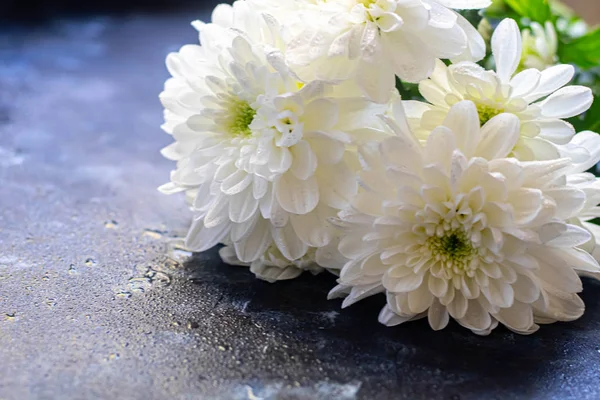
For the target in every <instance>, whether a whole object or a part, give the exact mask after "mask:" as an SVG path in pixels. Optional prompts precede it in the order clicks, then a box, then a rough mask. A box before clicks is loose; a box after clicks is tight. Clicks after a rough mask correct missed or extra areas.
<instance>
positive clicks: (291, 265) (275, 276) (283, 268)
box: [219, 245, 323, 282]
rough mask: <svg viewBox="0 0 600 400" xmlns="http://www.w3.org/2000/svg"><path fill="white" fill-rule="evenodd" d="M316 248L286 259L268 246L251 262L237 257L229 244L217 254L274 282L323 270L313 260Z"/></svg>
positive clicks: (277, 250)
mask: <svg viewBox="0 0 600 400" xmlns="http://www.w3.org/2000/svg"><path fill="white" fill-rule="evenodd" d="M317 252H318V250H317V249H315V248H314V247H311V248H309V249H308V251H307V252H306V254H305V255H304V256H302V257H301V258H299V259H297V260H293V261H290V260H288V259H287V258H286V257H285V256H284V255H283V254H281V251H279V249H278V248H277V246H275V245H271V246H269V248H268V249H267V251H265V253H264V255H263V256H262V257H260V258H259V259H258V260H255V261H252V262H251V263H246V262H242V261H240V260H239V259H238V258H237V255H236V253H235V249H234V248H233V247H231V246H225V247H223V248H221V249H220V250H219V255H220V256H221V258H222V259H223V261H224V262H225V263H227V264H229V265H242V266H249V267H250V271H252V273H254V275H256V277H257V278H260V279H263V280H265V281H267V282H276V281H281V280H287V279H294V278H296V277H298V276H299V275H300V274H302V272H304V271H309V272H311V273H312V274H313V275H316V274H318V273H320V272H321V271H323V268H322V267H320V266H318V265H317V263H316V262H315V255H316V253H317Z"/></svg>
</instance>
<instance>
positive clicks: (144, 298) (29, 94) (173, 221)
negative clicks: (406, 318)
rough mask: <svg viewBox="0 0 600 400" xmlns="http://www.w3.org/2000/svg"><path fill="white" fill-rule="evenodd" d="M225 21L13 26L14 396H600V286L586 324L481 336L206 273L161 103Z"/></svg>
mask: <svg viewBox="0 0 600 400" xmlns="http://www.w3.org/2000/svg"><path fill="white" fill-rule="evenodd" d="M206 15H207V11H206V9H205V8H204V7H201V8H198V9H197V10H196V11H193V10H192V11H190V10H189V9H188V11H186V12H183V11H179V12H176V11H170V12H166V11H162V12H159V13H157V12H145V11H139V10H138V11H135V12H133V11H128V12H125V13H120V14H113V15H98V16H89V15H88V16H78V17H70V18H58V19H50V20H49V19H46V20H41V21H36V22H35V23H32V24H29V25H23V24H20V23H16V21H14V20H13V21H12V22H13V23H11V24H10V27H9V26H8V25H0V26H4V28H0V399H2V400H23V399H94V398H115V399H251V400H252V399H259V398H263V399H328V400H332V399H355V398H356V399H369V400H370V399H401V398H406V399H449V400H460V399H463V400H466V399H597V398H600V364H599V361H600V284H598V283H594V282H591V281H586V282H585V292H584V294H583V297H584V299H585V302H586V305H587V307H588V310H587V312H586V314H585V316H584V317H583V318H581V319H580V320H578V321H576V322H573V323H570V324H556V325H552V326H546V327H542V329H541V330H540V331H539V332H538V333H537V334H535V335H533V336H529V337H523V336H519V335H515V334H513V333H510V332H509V331H507V330H505V329H498V330H496V331H495V332H494V333H493V334H492V335H491V336H489V337H483V338H482V337H478V336H475V335H473V334H471V333H469V332H468V331H466V330H464V329H459V328H457V327H456V325H454V324H452V325H451V327H449V328H448V329H446V330H445V331H442V332H432V331H431V330H430V329H429V328H428V326H427V323H426V322H425V321H420V322H415V323H410V324H407V325H405V326H400V327H396V328H385V327H383V326H380V325H379V324H378V323H377V313H378V311H379V308H380V307H381V305H382V303H383V299H382V298H372V299H370V300H368V301H364V302H362V303H360V304H358V305H355V306H353V307H351V308H349V309H347V310H344V311H341V310H340V309H339V308H340V301H327V300H325V296H326V293H327V291H328V290H329V289H330V288H331V287H332V286H333V284H334V279H333V278H332V277H330V276H319V277H312V276H309V275H307V276H303V277H302V278H300V279H298V280H295V281H293V282H283V283H279V284H268V283H265V282H261V281H258V280H256V279H254V278H253V276H252V275H251V274H250V273H249V271H247V270H246V269H244V268H240V267H230V266H226V265H222V264H221V263H220V262H219V261H218V259H217V257H216V252H214V251H212V252H209V253H207V254H201V255H194V256H193V257H192V258H191V259H189V260H187V257H186V254H185V252H183V251H181V250H178V249H177V247H176V244H177V241H176V239H175V238H177V237H178V236H181V235H182V234H183V232H185V229H186V224H187V223H188V219H189V218H190V216H189V214H188V212H187V210H186V209H185V207H184V204H183V200H182V198H181V197H177V196H175V197H168V196H164V195H161V194H160V193H158V192H157V190H156V187H157V186H159V185H160V184H162V183H164V182H165V181H166V180H167V179H168V173H169V170H170V169H171V167H172V165H171V163H170V162H169V161H166V160H163V159H162V158H161V156H160V154H159V152H158V151H159V149H160V148H161V147H163V146H165V145H166V144H168V143H169V141H170V138H169V137H168V136H167V135H166V134H163V133H162V132H161V131H160V129H159V125H160V123H161V106H160V104H159V102H158V100H157V95H158V93H159V92H160V90H161V87H162V83H163V82H164V80H165V78H166V77H167V73H166V70H165V68H164V61H163V60H164V56H165V54H166V53H168V52H169V51H173V50H176V49H177V48H178V47H179V46H180V45H182V44H184V43H190V42H194V41H195V40H196V33H195V31H194V30H193V29H192V28H191V26H189V24H188V22H189V21H190V20H192V19H195V18H198V17H206ZM186 260H187V261H186Z"/></svg>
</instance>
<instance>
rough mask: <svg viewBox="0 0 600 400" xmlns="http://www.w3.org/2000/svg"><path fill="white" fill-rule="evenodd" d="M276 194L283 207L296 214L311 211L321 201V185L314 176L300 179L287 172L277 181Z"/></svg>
mask: <svg viewBox="0 0 600 400" xmlns="http://www.w3.org/2000/svg"><path fill="white" fill-rule="evenodd" d="M275 194H276V196H277V201H278V202H279V204H281V207H282V208H283V209H284V210H285V211H287V212H290V213H294V214H306V213H309V212H311V211H312V210H314V209H315V207H316V206H317V204H318V203H319V186H318V183H317V179H316V178H315V177H314V176H311V177H310V178H308V179H306V180H300V179H298V178H296V177H295V176H294V175H292V174H285V175H283V176H281V178H279V180H278V181H276V182H275Z"/></svg>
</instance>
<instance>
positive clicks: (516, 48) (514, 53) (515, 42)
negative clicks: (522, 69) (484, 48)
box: [492, 18, 522, 83]
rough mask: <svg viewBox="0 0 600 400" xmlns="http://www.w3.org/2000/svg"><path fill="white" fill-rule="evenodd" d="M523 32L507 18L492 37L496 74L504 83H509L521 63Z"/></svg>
mask: <svg viewBox="0 0 600 400" xmlns="http://www.w3.org/2000/svg"><path fill="white" fill-rule="evenodd" d="M521 47H522V44H521V31H520V30H519V26H518V25H517V23H516V22H515V21H514V20H512V19H510V18H506V19H504V20H502V22H500V24H499V25H498V27H497V28H496V30H495V31H494V34H493V35H492V53H493V55H494V60H495V61H496V72H497V74H498V77H499V78H500V80H501V81H502V82H506V83H508V82H509V80H510V78H511V76H512V75H513V74H514V72H515V71H516V69H517V67H518V66H519V62H520V61H521Z"/></svg>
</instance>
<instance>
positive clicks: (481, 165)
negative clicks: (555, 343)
mask: <svg viewBox="0 0 600 400" xmlns="http://www.w3.org/2000/svg"><path fill="white" fill-rule="evenodd" d="M395 111H396V113H395V117H394V121H392V120H388V123H389V126H390V129H392V130H393V132H394V133H395V136H393V137H390V138H388V139H386V140H384V141H383V142H382V143H379V144H375V145H374V146H371V147H369V146H365V148H364V149H363V150H362V153H361V154H362V155H363V158H364V160H365V163H366V164H367V167H366V168H365V171H363V172H362V173H361V174H360V181H361V183H362V185H361V186H363V187H364V190H363V191H362V192H361V193H360V194H359V195H358V196H357V197H356V198H355V200H354V201H353V203H352V208H351V209H350V210H348V211H344V212H341V213H340V215H339V219H340V221H339V222H338V224H339V225H340V226H341V227H342V228H343V229H345V232H344V236H343V237H342V238H341V241H340V244H339V250H340V252H341V253H342V255H343V256H345V257H346V258H348V259H349V260H350V261H348V262H347V263H346V264H345V266H344V267H343V269H342V270H341V273H340V279H339V282H340V285H341V286H340V287H338V288H336V289H334V291H333V293H332V295H337V294H339V293H342V292H344V291H348V290H349V291H350V294H349V296H348V297H347V299H346V302H345V305H349V304H352V303H353V302H355V301H357V300H359V299H361V298H363V297H365V296H368V295H371V294H374V293H377V292H381V291H385V293H386V294H387V305H386V306H385V307H384V309H383V310H382V312H381V314H380V321H381V322H382V323H384V324H387V325H395V324H399V323H402V322H405V321H409V320H413V319H417V318H421V317H427V318H428V319H429V323H430V325H431V327H432V328H433V329H442V328H444V327H445V326H446V324H447V323H448V320H449V318H450V317H452V318H454V319H455V320H456V321H458V322H459V323H460V324H461V325H463V326H464V327H467V328H468V329H471V330H472V331H473V332H475V333H478V334H488V333H489V332H490V331H491V330H492V329H494V328H495V327H496V326H497V324H498V323H501V324H503V325H506V326H507V327H508V328H510V329H511V330H513V331H515V332H519V333H524V334H527V333H532V332H534V331H535V330H537V329H538V325H537V324H543V323H551V322H554V321H569V320H573V319H576V318H578V317H580V316H581V314H582V313H583V311H584V304H583V302H582V301H581V299H580V298H579V296H578V295H577V293H578V292H580V291H581V290H582V285H581V281H580V279H579V277H578V275H577V272H576V271H582V272H584V273H590V274H597V273H598V272H600V267H599V266H598V264H597V262H596V260H594V258H593V257H591V256H590V254H589V253H587V252H586V251H584V250H582V249H581V248H580V246H582V245H584V244H585V243H587V242H588V241H589V239H590V234H589V233H588V231H586V230H585V229H582V228H580V227H578V226H575V225H572V224H569V223H567V222H565V220H568V219H569V218H572V217H574V216H577V215H578V213H579V212H580V211H581V210H582V208H583V206H584V203H585V201H586V196H585V193H584V191H583V190H581V189H579V188H577V187H575V186H572V185H567V184H565V178H564V175H565V173H566V172H568V170H569V169H570V168H571V167H572V165H571V162H570V161H569V160H568V159H559V160H550V161H532V162H522V161H518V160H516V159H514V158H506V157H507V156H508V154H509V153H510V152H511V149H512V148H513V147H514V146H515V144H516V142H517V141H518V140H519V136H520V135H519V120H518V118H517V117H515V116H514V115H511V114H501V115H498V116H496V117H494V118H492V119H491V120H490V121H489V122H488V123H487V124H485V125H484V126H483V127H481V128H480V125H479V118H478V114H477V110H476V106H475V105H474V104H473V103H472V102H470V101H463V102H460V103H458V104H456V105H455V106H453V107H452V109H451V110H450V111H449V113H448V116H447V118H446V120H445V121H444V124H443V126H440V127H437V128H436V129H434V130H433V132H432V133H431V135H430V136H429V138H428V139H427V142H426V144H424V145H423V144H421V142H420V141H419V140H418V139H417V138H416V137H415V136H414V135H413V134H412V132H410V130H409V128H408V123H407V121H406V119H405V117H404V115H403V110H402V108H401V107H398V108H397V109H396V110H395ZM596 161H597V160H596Z"/></svg>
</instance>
